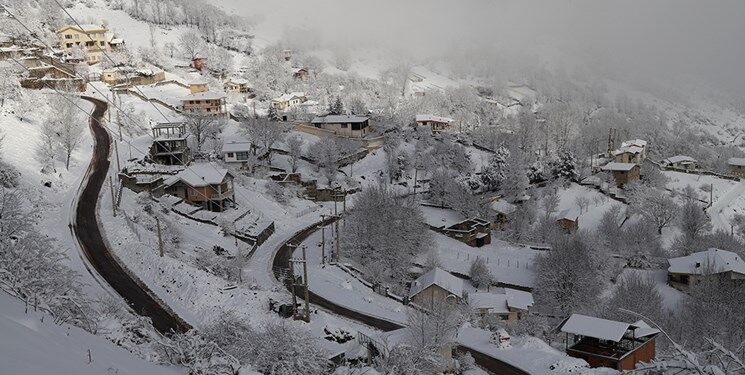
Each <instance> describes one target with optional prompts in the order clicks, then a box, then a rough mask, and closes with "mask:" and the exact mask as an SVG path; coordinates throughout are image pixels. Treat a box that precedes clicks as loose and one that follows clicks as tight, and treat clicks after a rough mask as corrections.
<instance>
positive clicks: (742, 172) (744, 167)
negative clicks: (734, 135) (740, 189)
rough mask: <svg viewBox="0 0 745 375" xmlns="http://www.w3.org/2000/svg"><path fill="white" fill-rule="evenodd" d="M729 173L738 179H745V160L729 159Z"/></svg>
mask: <svg viewBox="0 0 745 375" xmlns="http://www.w3.org/2000/svg"><path fill="white" fill-rule="evenodd" d="M727 165H729V171H730V173H731V174H733V175H735V176H738V177H745V158H729V159H728V160H727Z"/></svg>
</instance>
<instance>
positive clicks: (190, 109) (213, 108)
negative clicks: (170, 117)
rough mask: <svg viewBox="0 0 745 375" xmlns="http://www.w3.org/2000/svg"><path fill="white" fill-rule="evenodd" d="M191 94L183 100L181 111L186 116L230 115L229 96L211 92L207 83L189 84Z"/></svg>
mask: <svg viewBox="0 0 745 375" xmlns="http://www.w3.org/2000/svg"><path fill="white" fill-rule="evenodd" d="M189 91H190V92H191V94H189V95H187V96H185V97H183V98H181V109H182V110H183V111H184V113H185V114H194V115H200V116H225V115H226V114H227V113H228V109H227V104H226V99H227V95H225V94H224V93H221V92H214V91H210V90H209V87H208V86H207V83H206V82H194V83H191V84H189Z"/></svg>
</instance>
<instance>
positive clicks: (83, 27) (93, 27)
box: [57, 23, 108, 33]
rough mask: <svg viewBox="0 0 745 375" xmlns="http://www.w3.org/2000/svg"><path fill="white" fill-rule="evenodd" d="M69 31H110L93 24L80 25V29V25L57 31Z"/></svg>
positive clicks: (64, 27) (68, 26)
mask: <svg viewBox="0 0 745 375" xmlns="http://www.w3.org/2000/svg"><path fill="white" fill-rule="evenodd" d="M67 29H75V30H80V31H87V32H91V31H106V30H108V29H107V28H106V26H102V25H94V24H92V23H89V24H82V25H80V27H78V25H65V26H62V27H60V28H59V29H58V30H57V32H58V33H60V32H62V31H64V30H67Z"/></svg>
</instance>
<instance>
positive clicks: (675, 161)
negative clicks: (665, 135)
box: [662, 155, 698, 171]
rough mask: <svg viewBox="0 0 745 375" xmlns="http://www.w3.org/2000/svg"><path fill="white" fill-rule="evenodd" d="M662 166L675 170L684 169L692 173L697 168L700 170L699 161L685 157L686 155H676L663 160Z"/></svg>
mask: <svg viewBox="0 0 745 375" xmlns="http://www.w3.org/2000/svg"><path fill="white" fill-rule="evenodd" d="M662 165H664V166H665V167H668V168H675V169H682V170H686V171H691V170H694V169H696V168H698V161H696V159H694V158H692V157H690V156H685V155H675V156H671V157H669V158H667V159H663V160H662Z"/></svg>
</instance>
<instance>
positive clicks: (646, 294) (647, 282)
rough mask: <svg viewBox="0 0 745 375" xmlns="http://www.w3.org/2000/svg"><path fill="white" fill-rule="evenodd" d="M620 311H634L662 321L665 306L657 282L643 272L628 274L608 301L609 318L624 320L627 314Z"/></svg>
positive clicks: (622, 278)
mask: <svg viewBox="0 0 745 375" xmlns="http://www.w3.org/2000/svg"><path fill="white" fill-rule="evenodd" d="M619 309H626V310H632V311H635V312H638V313H640V314H643V315H644V316H647V317H649V318H652V319H661V318H662V317H663V311H664V306H663V304H662V296H661V295H660V292H659V291H658V290H657V284H656V282H655V281H654V280H653V279H652V278H649V277H646V276H645V275H644V274H643V273H641V272H629V273H626V274H625V275H624V276H623V277H621V279H620V280H619V282H618V285H617V287H616V290H615V291H614V292H613V295H612V296H611V298H610V300H609V301H608V312H609V316H608V318H609V319H617V320H623V319H624V318H625V316H626V314H625V313H623V312H621V311H619Z"/></svg>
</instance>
